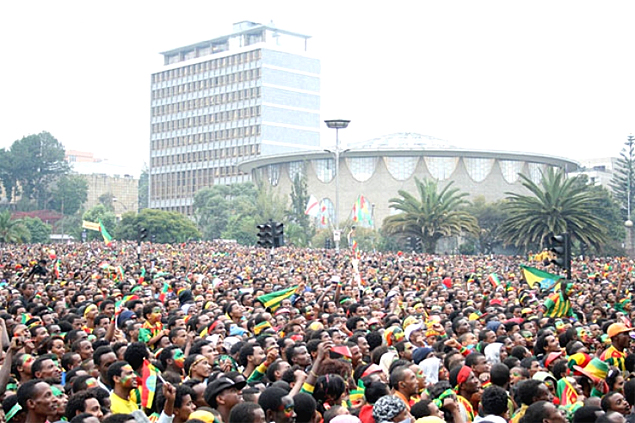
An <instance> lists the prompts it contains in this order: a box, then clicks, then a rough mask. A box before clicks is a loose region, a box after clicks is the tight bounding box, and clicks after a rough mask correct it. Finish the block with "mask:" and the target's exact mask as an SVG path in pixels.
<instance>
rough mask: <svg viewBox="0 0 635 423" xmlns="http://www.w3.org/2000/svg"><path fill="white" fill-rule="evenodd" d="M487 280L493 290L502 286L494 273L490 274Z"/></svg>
mask: <svg viewBox="0 0 635 423" xmlns="http://www.w3.org/2000/svg"><path fill="white" fill-rule="evenodd" d="M487 280H488V281H490V283H491V284H492V286H493V287H494V289H496V288H498V287H499V286H501V285H502V284H503V283H502V282H501V280H500V279H499V278H498V275H497V274H496V273H492V274H491V275H489V277H488V278H487Z"/></svg>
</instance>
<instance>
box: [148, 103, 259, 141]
mask: <svg viewBox="0 0 635 423" xmlns="http://www.w3.org/2000/svg"><path fill="white" fill-rule="evenodd" d="M258 116H260V106H254V107H247V108H244V109H237V110H228V111H225V112H218V113H212V114H209V115H203V116H192V117H189V118H184V119H176V120H170V121H167V122H159V123H153V124H152V134H158V133H160V132H168V131H176V130H179V129H186V128H196V127H199V126H207V125H214V124H217V123H222V122H235V121H237V120H239V119H251V118H255V117H258ZM227 131H231V132H232V136H231V137H232V138H239V137H249V136H255V135H260V125H250V126H241V127H239V128H233V129H228V130H227ZM217 132H222V131H217Z"/></svg>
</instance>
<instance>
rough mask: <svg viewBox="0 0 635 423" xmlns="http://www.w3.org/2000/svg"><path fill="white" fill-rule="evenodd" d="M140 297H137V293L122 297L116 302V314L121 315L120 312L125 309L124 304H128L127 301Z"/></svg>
mask: <svg viewBox="0 0 635 423" xmlns="http://www.w3.org/2000/svg"><path fill="white" fill-rule="evenodd" d="M138 299H139V297H137V296H136V295H126V296H125V297H123V298H122V299H120V300H119V301H117V302H115V315H117V316H118V315H119V313H121V311H122V310H123V306H124V305H126V303H127V302H128V301H130V300H138Z"/></svg>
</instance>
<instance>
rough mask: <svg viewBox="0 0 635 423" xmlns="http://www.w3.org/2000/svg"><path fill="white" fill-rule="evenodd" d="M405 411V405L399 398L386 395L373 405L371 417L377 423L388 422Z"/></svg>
mask: <svg viewBox="0 0 635 423" xmlns="http://www.w3.org/2000/svg"><path fill="white" fill-rule="evenodd" d="M405 409H406V403H405V402H403V401H402V400H401V399H400V398H398V397H395V396H391V395H386V396H384V397H381V398H379V399H378V400H377V402H375V404H374V405H373V417H374V418H375V421H376V422H377V423H383V422H390V421H392V420H393V419H394V418H395V417H397V416H398V415H399V413H401V412H402V411H403V410H405Z"/></svg>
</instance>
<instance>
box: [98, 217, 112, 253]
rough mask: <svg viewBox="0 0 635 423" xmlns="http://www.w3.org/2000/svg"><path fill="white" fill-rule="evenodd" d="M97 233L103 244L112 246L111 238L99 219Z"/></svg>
mask: <svg viewBox="0 0 635 423" xmlns="http://www.w3.org/2000/svg"><path fill="white" fill-rule="evenodd" d="M99 232H100V233H101V236H102V237H103V238H104V242H105V243H106V245H107V246H108V247H110V245H111V244H112V237H111V236H110V234H109V233H108V231H107V230H106V227H105V226H104V223H103V222H102V221H101V219H99Z"/></svg>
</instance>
